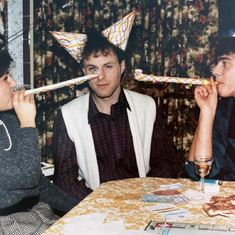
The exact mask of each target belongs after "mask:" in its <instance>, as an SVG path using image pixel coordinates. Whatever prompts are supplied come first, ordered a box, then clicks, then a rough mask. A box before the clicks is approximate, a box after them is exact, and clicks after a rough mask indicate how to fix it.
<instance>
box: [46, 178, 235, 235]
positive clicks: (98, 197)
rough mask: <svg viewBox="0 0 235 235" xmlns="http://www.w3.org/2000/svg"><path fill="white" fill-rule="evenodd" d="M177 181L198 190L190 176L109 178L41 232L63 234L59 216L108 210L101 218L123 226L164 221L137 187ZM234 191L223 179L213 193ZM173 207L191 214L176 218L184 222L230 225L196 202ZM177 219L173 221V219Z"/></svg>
mask: <svg viewBox="0 0 235 235" xmlns="http://www.w3.org/2000/svg"><path fill="white" fill-rule="evenodd" d="M174 183H181V184H184V185H187V186H188V187H186V188H181V189H178V191H180V192H184V191H186V190H187V189H189V188H190V189H194V190H198V182H194V181H191V180H190V179H168V178H153V177H145V178H133V179H125V180H117V181H110V182H107V183H103V184H101V185H100V187H98V188H97V189H96V190H95V191H93V192H92V193H91V194H90V195H89V196H88V197H86V198H85V199H84V200H82V201H81V202H80V203H79V204H78V205H77V206H76V207H74V208H73V209H72V210H71V211H70V212H68V213H67V214H66V215H65V216H64V217H62V218H61V219H60V220H58V221H57V222H56V223H55V224H54V225H52V226H51V227H50V228H49V229H48V230H47V231H45V232H44V233H43V235H53V234H56V235H63V234H64V233H63V226H64V224H65V221H64V220H63V218H69V217H74V216H78V215H85V214H89V213H97V212H98V213H102V212H106V213H109V216H108V217H107V219H106V221H105V222H110V221H117V220H122V221H123V222H124V224H125V226H126V229H139V230H144V229H145V227H146V226H147V224H148V223H149V222H150V221H151V220H159V221H164V217H163V216H162V215H160V214H158V213H155V212H151V211H149V210H148V209H146V207H147V206H151V205H156V203H145V202H142V201H141V200H140V198H141V195H142V194H143V192H142V191H141V189H143V188H145V187H148V186H151V187H156V188H157V190H161V188H160V185H169V184H174ZM234 193H235V182H223V184H222V185H221V187H220V192H219V193H216V194H213V195H220V196H229V195H233V194H234ZM177 207H181V208H185V209H187V210H188V211H190V212H191V213H192V214H194V215H197V216H196V217H193V218H191V217H190V218H187V219H185V220H180V221H181V222H187V223H201V224H219V225H231V226H233V225H234V220H232V219H231V218H226V217H222V216H215V217H209V216H208V215H207V214H206V213H205V212H204V210H203V209H202V208H201V205H198V204H191V203H187V204H177ZM175 222H177V221H175Z"/></svg>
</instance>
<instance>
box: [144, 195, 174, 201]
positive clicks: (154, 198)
mask: <svg viewBox="0 0 235 235" xmlns="http://www.w3.org/2000/svg"><path fill="white" fill-rule="evenodd" d="M141 196H142V197H143V199H142V201H144V202H161V203H163V202H173V199H171V198H169V197H165V196H161V197H159V196H156V195H155V194H153V193H151V194H145V195H141Z"/></svg>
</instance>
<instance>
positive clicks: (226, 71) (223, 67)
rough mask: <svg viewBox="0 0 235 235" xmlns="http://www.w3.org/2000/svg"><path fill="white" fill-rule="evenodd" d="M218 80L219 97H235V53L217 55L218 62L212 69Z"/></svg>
mask: <svg viewBox="0 0 235 235" xmlns="http://www.w3.org/2000/svg"><path fill="white" fill-rule="evenodd" d="M213 75H214V76H215V77H216V81H217V82H218V84H217V87H218V93H219V95H220V96H221V97H230V96H233V97H235V54H234V53H232V54H229V55H223V56H220V57H218V64H217V65H216V67H215V68H214V69H213Z"/></svg>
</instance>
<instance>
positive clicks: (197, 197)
mask: <svg viewBox="0 0 235 235" xmlns="http://www.w3.org/2000/svg"><path fill="white" fill-rule="evenodd" d="M183 194H184V196H185V197H186V198H188V199H189V200H190V203H200V204H201V203H207V202H210V200H211V196H210V195H208V194H205V193H202V192H199V191H196V190H193V189H188V190H187V191H185V192H184V193H183Z"/></svg>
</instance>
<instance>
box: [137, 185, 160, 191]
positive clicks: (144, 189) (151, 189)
mask: <svg viewBox="0 0 235 235" xmlns="http://www.w3.org/2000/svg"><path fill="white" fill-rule="evenodd" d="M156 190H157V188H156V187H154V186H146V187H144V188H142V189H140V190H139V191H140V192H143V193H149V192H153V191H156Z"/></svg>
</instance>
